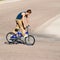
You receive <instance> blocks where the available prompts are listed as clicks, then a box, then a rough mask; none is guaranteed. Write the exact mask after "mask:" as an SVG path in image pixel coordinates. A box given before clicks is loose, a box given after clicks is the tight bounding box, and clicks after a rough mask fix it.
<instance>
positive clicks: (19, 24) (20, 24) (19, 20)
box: [13, 9, 32, 37]
mask: <svg viewBox="0 0 60 60" xmlns="http://www.w3.org/2000/svg"><path fill="white" fill-rule="evenodd" d="M31 13H32V11H31V9H28V10H27V11H23V12H20V13H19V14H18V15H17V17H16V28H15V30H14V31H13V32H14V33H15V34H16V32H17V31H18V30H19V29H20V31H21V32H22V35H23V36H24V37H27V36H28V35H27V34H26V31H25V22H24V20H26V24H27V25H29V21H28V20H29V17H28V16H29V15H30V14H31Z"/></svg>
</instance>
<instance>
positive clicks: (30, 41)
mask: <svg viewBox="0 0 60 60" xmlns="http://www.w3.org/2000/svg"><path fill="white" fill-rule="evenodd" d="M29 27H30V26H29V25H28V26H26V34H28V36H27V37H25V38H24V37H23V35H22V33H21V32H20V31H18V32H17V34H15V33H13V32H9V33H7V34H6V40H7V42H8V43H9V44H10V43H13V44H14V43H17V42H21V43H23V44H26V45H34V43H35V38H34V36H32V35H30V33H29ZM22 38H24V39H22Z"/></svg>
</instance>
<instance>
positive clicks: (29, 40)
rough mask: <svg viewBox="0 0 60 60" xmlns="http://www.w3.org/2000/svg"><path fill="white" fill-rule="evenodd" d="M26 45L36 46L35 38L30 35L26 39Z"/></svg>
mask: <svg viewBox="0 0 60 60" xmlns="http://www.w3.org/2000/svg"><path fill="white" fill-rule="evenodd" d="M25 43H26V44H27V45H34V43H35V38H34V37H33V36H32V35H29V36H28V37H26V38H25Z"/></svg>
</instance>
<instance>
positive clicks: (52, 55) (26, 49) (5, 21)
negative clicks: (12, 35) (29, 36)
mask: <svg viewBox="0 0 60 60" xmlns="http://www.w3.org/2000/svg"><path fill="white" fill-rule="evenodd" d="M28 8H31V9H32V11H33V13H32V15H31V20H30V24H31V25H32V31H34V30H35V29H36V28H37V27H39V26H40V25H41V24H43V23H45V22H46V21H48V20H49V19H51V18H52V17H54V16H56V15H58V14H60V0H37V1H36V0H30V1H28V0H24V1H22V2H20V1H19V2H15V3H10V4H8V3H7V4H2V5H0V60H20V59H21V60H60V40H59V39H52V38H48V37H46V36H43V35H40V36H39V35H37V34H35V35H34V36H35V38H36V43H35V45H34V46H26V45H23V44H17V45H15V44H14V45H9V44H4V42H5V41H6V39H5V35H6V33H7V32H9V31H12V29H13V28H15V17H16V15H17V14H18V13H19V12H20V11H23V10H26V9H28Z"/></svg>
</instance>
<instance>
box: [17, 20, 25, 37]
mask: <svg viewBox="0 0 60 60" xmlns="http://www.w3.org/2000/svg"><path fill="white" fill-rule="evenodd" d="M17 23H18V25H19V28H20V30H21V32H22V35H23V36H25V29H24V28H23V25H22V20H17Z"/></svg>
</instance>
